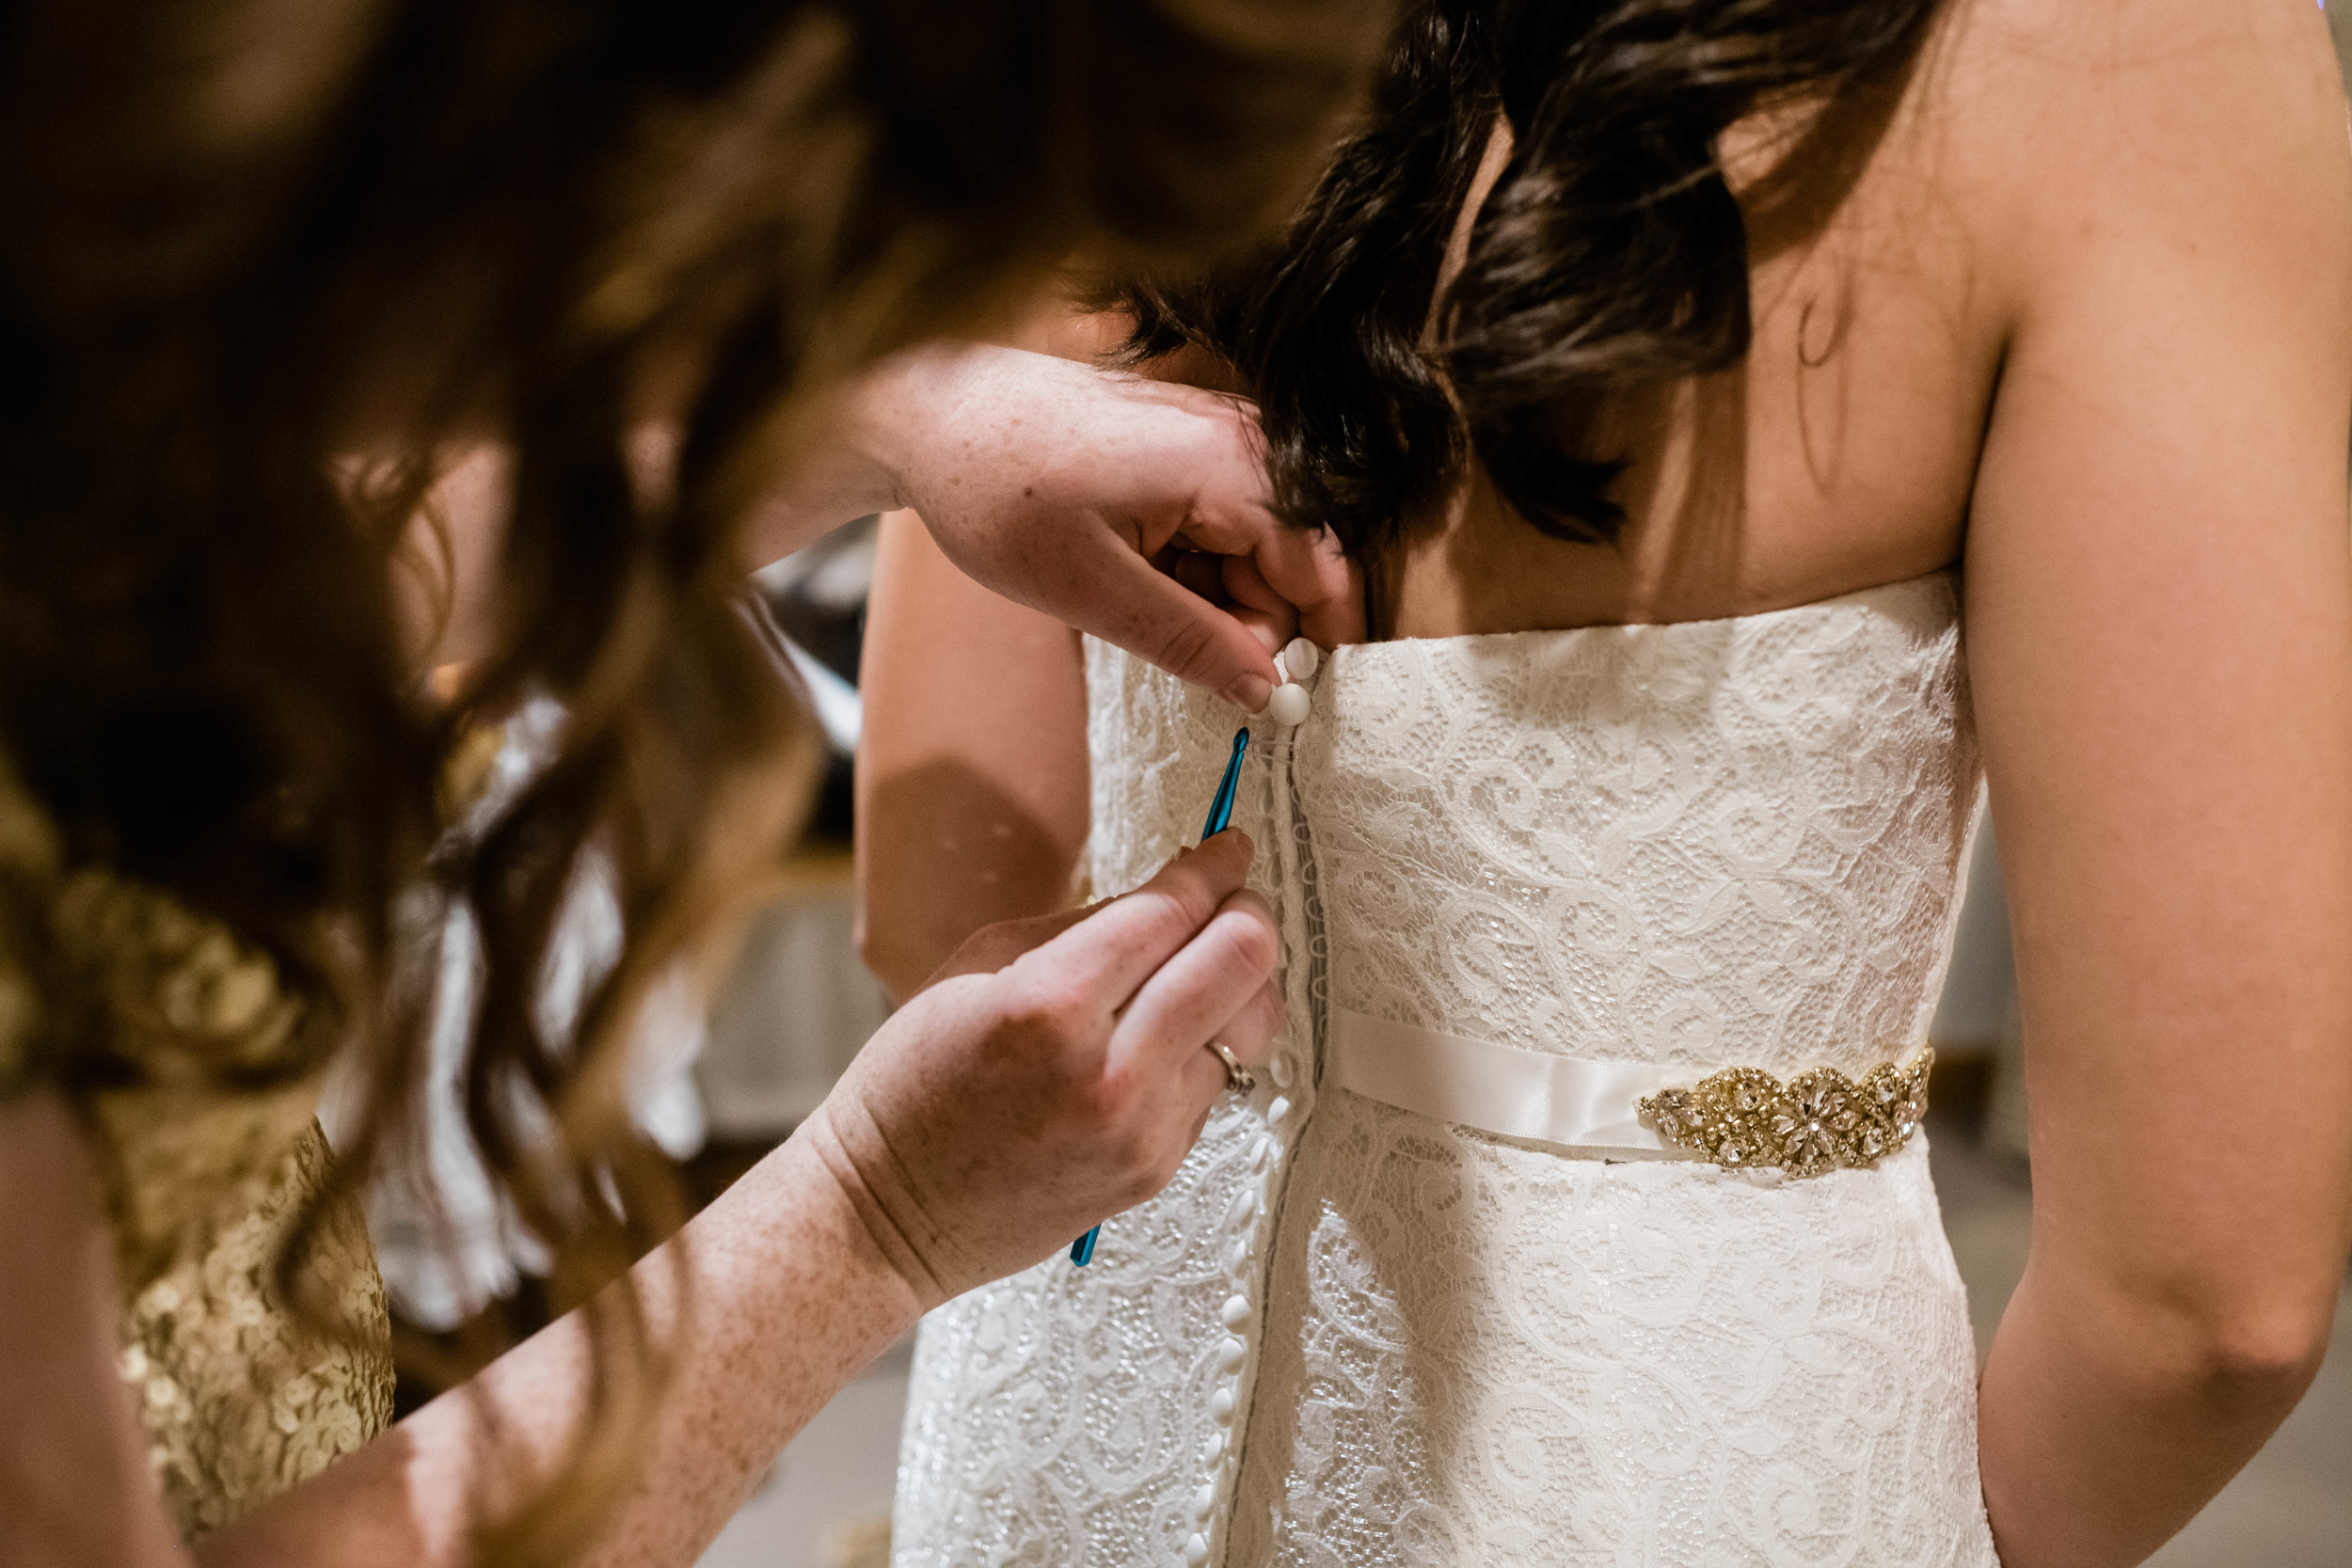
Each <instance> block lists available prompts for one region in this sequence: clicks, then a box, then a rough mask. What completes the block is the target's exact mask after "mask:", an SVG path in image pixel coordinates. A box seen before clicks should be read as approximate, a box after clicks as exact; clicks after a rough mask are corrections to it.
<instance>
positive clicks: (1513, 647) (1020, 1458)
mask: <svg viewBox="0 0 2352 1568" xmlns="http://www.w3.org/2000/svg"><path fill="white" fill-rule="evenodd" d="M1088 673H1089V693H1090V714H1091V722H1090V728H1089V745H1090V749H1091V754H1092V758H1093V763H1094V768H1095V776H1094V782H1093V801H1094V808H1095V819H1094V838H1093V841H1092V845H1091V848H1090V852H1089V861H1090V869H1091V872H1092V875H1093V879H1094V885H1095V886H1096V887H1097V888H1098V889H1102V890H1104V891H1116V890H1117V889H1120V888H1123V887H1127V886H1132V885H1134V884H1135V883H1136V882H1137V881H1140V880H1141V879H1143V877H1144V876H1146V875H1148V874H1149V872H1150V871H1151V869H1152V867H1154V866H1155V865H1156V864H1157V863H1159V862H1160V861H1161V860H1162V859H1164V858H1165V856H1166V855H1167V854H1168V853H1169V852H1171V851H1172V850H1173V849H1174V848H1175V847H1177V845H1178V844H1180V843H1181V842H1182V841H1183V838H1184V834H1185V833H1186V832H1189V831H1190V829H1191V828H1192V827H1193V826H1195V825H1196V823H1195V821H1194V819H1196V818H1197V816H1198V814H1199V811H1200V804H1199V802H1200V801H1204V800H1206V799H1207V797H1208V793H1209V791H1210V790H1211V789H1212V788H1213V787H1214V783H1215V772H1216V765H1217V763H1218V762H1219V761H1220V760H1221V757H1222V754H1223V747H1222V744H1221V742H1222V739H1223V737H1224V736H1227V735H1230V733H1231V723H1232V721H1231V719H1230V717H1228V715H1229V714H1230V710H1229V709H1227V708H1225V707H1224V706H1223V705H1221V704H1219V703H1217V702H1216V700H1215V699H1213V698H1210V697H1207V696H1205V695H1200V694H1197V693H1190V692H1186V691H1184V690H1183V689H1180V688H1179V687H1177V685H1176V684H1175V683H1174V682H1172V681H1170V680H1168V678H1167V677H1165V676H1162V675H1160V674H1159V673H1156V672H1153V671H1151V670H1149V669H1147V668H1145V667H1142V666H1140V665H1139V664H1137V663H1136V662H1135V661H1132V660H1130V659H1128V658H1126V657H1124V656H1122V655H1119V654H1116V653H1114V652H1111V651H1108V650H1105V649H1102V648H1099V647H1089V662H1088ZM1309 685H1310V687H1311V695H1312V707H1311V713H1310V716H1309V718H1308V719H1307V721H1306V722H1305V723H1304V724H1302V725H1301V726H1299V728H1298V729H1297V730H1296V731H1295V732H1291V733H1290V734H1289V735H1288V736H1286V737H1284V739H1283V741H1282V742H1281V743H1279V744H1277V745H1275V746H1272V747H1269V748H1268V755H1267V766H1266V772H1265V776H1264V778H1263V783H1262V784H1261V786H1260V787H1259V788H1258V789H1257V790H1256V791H1255V793H1254V795H1248V794H1246V795H1245V804H1246V805H1247V806H1248V807H1249V808H1250V809H1251V810H1252V811H1253V812H1254V813H1255V815H1254V816H1251V817H1250V818H1249V819H1248V821H1246V822H1244V825H1245V826H1246V827H1248V829H1249V831H1250V832H1252V833H1253V834H1258V835H1259V853H1260V863H1259V867H1258V874H1257V880H1258V883H1259V885H1260V886H1261V887H1262V888H1263V889H1264V890H1265V891H1266V892H1267V893H1268V895H1269V896H1270V897H1272V898H1273V899H1274V901H1275V902H1276V904H1277V907H1278V909H1279V911H1281V918H1282V924H1283V931H1284V937H1285V942H1286V945H1287V949H1288V967H1287V969H1286V972H1285V975H1284V988H1285V992H1286V998H1287V1000H1288V1002H1289V1004H1290V1007H1291V1022H1290V1030H1289V1033H1288V1035H1287V1036H1286V1037H1285V1039H1284V1041H1283V1042H1282V1049H1283V1050H1284V1051H1285V1052H1286V1053H1291V1054H1292V1055H1294V1056H1295V1058H1296V1060H1297V1062H1298V1064H1299V1067H1298V1072H1297V1074H1296V1075H1295V1082H1294V1083H1293V1085H1290V1086H1289V1088H1288V1089H1287V1091H1286V1093H1285V1095H1284V1097H1283V1099H1284V1106H1285V1109H1286V1111H1287V1112H1288V1114H1287V1116H1286V1117H1284V1118H1282V1119H1280V1120H1279V1121H1278V1120H1274V1119H1270V1118H1271V1112H1272V1110H1273V1106H1272V1104H1271V1102H1270V1101H1269V1100H1268V1094H1269V1092H1270V1091H1269V1089H1267V1088H1264V1087H1262V1089H1261V1090H1260V1092H1259V1094H1257V1095H1256V1096H1253V1097H1251V1098H1250V1099H1249V1100H1248V1101H1228V1102H1227V1104H1226V1105H1225V1106H1224V1107H1222V1108H1220V1110H1219V1112H1218V1113H1217V1114H1216V1116H1215V1117H1212V1118H1211V1121H1210V1124H1209V1128H1208V1130H1207V1132H1206V1133H1205V1134H1204V1136H1203V1138H1202V1140H1201V1143H1200V1147H1199V1148H1196V1149H1195V1150H1194V1152H1193V1155H1192V1157H1191V1159H1190V1160H1189V1161H1188V1162H1187V1163H1186V1164H1185V1166H1184V1172H1183V1174H1182V1175H1180V1176H1179V1178H1178V1180H1177V1181H1176V1183H1175V1184H1174V1185H1173V1186H1172V1187H1171V1188H1170V1189H1169V1190H1168V1192H1167V1193H1165V1194H1163V1195H1162V1196H1159V1197H1158V1198H1155V1199H1153V1200H1152V1202H1151V1203H1148V1204H1145V1205H1143V1206H1142V1207H1141V1208H1139V1209H1137V1210H1136V1211H1133V1212H1130V1213H1129V1214H1126V1215H1121V1216H1118V1217H1116V1218H1114V1219H1113V1220H1112V1221H1111V1222H1110V1223H1109V1224H1108V1225H1107V1226H1106V1227H1105V1228H1104V1253H1103V1254H1102V1256H1101V1257H1099V1258H1098V1260H1097V1263H1096V1265H1095V1266H1094V1269H1092V1270H1089V1271H1074V1270H1072V1269H1071V1268H1070V1267H1069V1265H1068V1264H1067V1263H1066V1262H1062V1261H1061V1260H1059V1259H1056V1260H1054V1261H1053V1262H1049V1263H1047V1264H1045V1265H1042V1266H1041V1267H1040V1268H1039V1269H1036V1270H1032V1271H1030V1272H1029V1273H1028V1274H1025V1275H1021V1276H1018V1277H1016V1278H1015V1279H1013V1280H1010V1281H1007V1282H1004V1283H1002V1284H999V1285H997V1286H993V1287H991V1288H988V1289H986V1290H983V1291H976V1292H974V1293H972V1294H971V1295H969V1296H966V1297H964V1298H962V1299H961V1300H959V1301H957V1302H954V1303H951V1304H950V1305H949V1306H947V1307H945V1308H943V1309H941V1310H940V1311H939V1312H937V1313H935V1314H933V1316H932V1318H931V1319H930V1322H928V1323H926V1325H925V1327H924V1332H923V1338H922V1341H921V1343H920V1346H919V1348H918V1351H917V1355H916V1370H915V1377H914V1386H913V1390H912V1404H911V1407H910V1410H909V1414H908V1421H907V1427H906V1435H905V1444H904V1448H903V1449H902V1454H901V1465H900V1478H899V1487H900V1490H899V1497H898V1514H897V1529H896V1541H897V1560H898V1561H899V1562H900V1563H901V1564H904V1565H906V1568H915V1565H930V1564H941V1565H944V1564H949V1563H954V1564H965V1563H991V1564H997V1563H1034V1564H1048V1563H1092V1562H1118V1563H1121V1564H1125V1563H1185V1564H1194V1563H1208V1562H1216V1563H1225V1564H1235V1565H1249V1568H1257V1565H1260V1564H1284V1565H1289V1564H1302V1565H1312V1568H1358V1565H1372V1564H1397V1565H1405V1564H1414V1565H1421V1564H1461V1565H1465V1568H1467V1565H1470V1564H1478V1565H1488V1564H1503V1565H1509V1564H1536V1563H1543V1564H1596V1565H1597V1564H1608V1565H1610V1568H1698V1565H1706V1568H1714V1565H1717V1564H1732V1565H1740V1568H1747V1565H1758V1568H1797V1565H1799V1564H1804V1565H1808V1568H1811V1565H1819V1564H1838V1565H1840V1568H1869V1565H1878V1564H1887V1565H1893V1564H1902V1565H1905V1568H1910V1565H1935V1568H1994V1565H1995V1559H1994V1553H1993V1548H1992V1543H1991V1539H1990V1534H1989V1531H1988V1529H1987V1528H1986V1525H1985V1520H1984V1513H1983V1509H1982V1504H1981V1500H1980V1497H1979V1492H1978V1486H1977V1479H1976V1469H1977V1466H1976V1439H1975V1394H1974V1372H1975V1367H1974V1357H1973V1351H1972V1343H1971V1339H1970V1336H1969V1331H1968V1323H1967V1317H1966V1311H1965V1302H1964V1298H1963V1292H1962V1287H1961V1284H1960V1280H1959V1275H1958V1273H1957V1271H1956V1269H1955V1268H1954V1267H1953V1264H1952V1260H1951V1256H1950V1252H1949V1250H1948V1248H1947V1245H1946V1243H1945V1242H1944V1238H1943V1232H1942V1228H1941V1226H1940V1223H1939V1221H1938V1217H1937V1212H1936V1205H1935V1196H1934V1192H1933V1189H1932V1186H1931V1183H1930V1181H1929V1178H1928V1168H1927V1160H1926V1149H1925V1147H1924V1138H1923V1137H1920V1136H1917V1135H1915V1136H1913V1137H1912V1138H1911V1140H1910V1141H1909V1142H1908V1143H1907V1144H1906V1145H1905V1146H1904V1147H1902V1148H1899V1149H1898V1150H1896V1151H1894V1152H1892V1153H1890V1154H1887V1155H1886V1156H1885V1157H1883V1158H1880V1159H1878V1160H1877V1161H1876V1162H1875V1164H1872V1165H1870V1166H1869V1167H1868V1168H1858V1169H1850V1168H1844V1167H1843V1166H1837V1167H1836V1168H1825V1169H1823V1170H1822V1171H1821V1172H1820V1174H1818V1175H1815V1176H1812V1177H1810V1178H1808V1179H1803V1180H1800V1179H1796V1178H1794V1177H1792V1176H1789V1175H1787V1174H1785V1173H1783V1172H1780V1171H1777V1170H1765V1171H1744V1170H1734V1169H1725V1168H1723V1167H1721V1166H1718V1165H1714V1164H1701V1163H1698V1162H1692V1161H1629V1162H1625V1163H1608V1162H1604V1161H1601V1160H1597V1159H1581V1158H1573V1157H1567V1156H1564V1155H1562V1154H1560V1153H1558V1152H1556V1151H1552V1150H1549V1149H1545V1148H1536V1147H1533V1146H1529V1145H1524V1144H1518V1143H1514V1142H1512V1141H1510V1140H1508V1139H1504V1138H1500V1137H1496V1136H1492V1135H1489V1134H1486V1133H1481V1132H1476V1131H1473V1130H1470V1129H1467V1128H1463V1127H1459V1126H1455V1125H1451V1124H1448V1123H1444V1122H1439V1121H1436V1120H1433V1119H1431V1118H1429V1117H1421V1116H1417V1115H1415V1114H1413V1113H1410V1112H1406V1111H1402V1110H1398V1109H1396V1108H1393V1107H1391V1106H1388V1105H1384V1104H1381V1103H1378V1102H1376V1101H1369V1100H1365V1099H1362V1098H1360V1097H1358V1096H1355V1095H1352V1094H1349V1093H1347V1092H1345V1091H1343V1090H1339V1089H1336V1088H1322V1089H1319V1088H1317V1087H1316V1085H1315V1084H1314V1062H1315V1053H1316V1047H1317V1042H1318V1038H1319V1031H1320V1022H1321V1020H1322V1019H1323V1018H1324V1017H1326V1016H1327V1009H1329V1008H1347V1009H1351V1010H1353V1011H1356V1012H1360V1013H1366V1014H1369V1015H1371V1016H1374V1017H1375V1018H1384V1019H1390V1020H1393V1021H1395V1022H1402V1023H1407V1024H1412V1025H1416V1026H1418V1027H1422V1028H1425V1029H1433V1030H1438V1031H1442V1032H1446V1033H1450V1034H1455V1035H1460V1036H1465V1037H1472V1038H1479V1039H1486V1040H1493V1041H1497V1042H1501V1043H1504V1044H1508V1045H1513V1046H1517V1047H1518V1048H1520V1049H1522V1050H1528V1051H1537V1052H1548V1053H1556V1054H1562V1055H1568V1056H1574V1057H1580V1058H1584V1059H1592V1060H1620V1061H1629V1062H1644V1063H1653V1064H1658V1065H1661V1066H1667V1067H1674V1068H1677V1069H1689V1070H1690V1082H1691V1083H1692V1084H1693V1085H1697V1084H1699V1083H1701V1082H1703V1081H1705V1080H1706V1079H1707V1078H1708V1077H1709V1076H1710V1075H1712V1074H1716V1073H1720V1072H1723V1071H1724V1070H1726V1069H1734V1068H1746V1069H1754V1070H1755V1071H1757V1072H1759V1073H1762V1074H1765V1075H1768V1076H1770V1077H1771V1078H1772V1079H1773V1080H1775V1081H1776V1082H1778V1083H1781V1084H1784V1085H1787V1084H1792V1083H1794V1082H1795V1081H1796V1080H1797V1079H1798V1078H1799V1077H1800V1075H1803V1074H1805V1073H1807V1072H1808V1071H1813V1070H1815V1069H1836V1071H1837V1072H1838V1073H1839V1074H1841V1075H1842V1076H1843V1077H1844V1078H1845V1079H1847V1080H1848V1081H1850V1082H1852V1083H1856V1084H1862V1083H1869V1082H1873V1080H1871V1079H1870V1078H1869V1074H1870V1071H1871V1069H1873V1068H1875V1067H1878V1066H1880V1065H1881V1064H1882V1062H1883V1060H1884V1056H1883V1049H1884V1048H1883V1046H1881V1045H1879V1044H1878V1043H1876V1042H1886V1041H1908V1040H1916V1039H1918V1038H1920V1037H1922V1036H1923V1035H1924V1032H1925V1026H1926V1023H1927V1020H1928V1017H1929V1014H1930V1012H1931V1008H1932V1006H1933V1001H1934V998H1935V995H1936V991H1937V989H1938V986H1939V984H1940V981H1941V976H1942V970H1943V965H1944V962H1945V959H1946V958H1947V952H1948V945H1949V940H1950V931H1951V924H1952V919H1953V916H1954V913H1955V911H1956V908H1957V903H1958V897H1959V893H1960V888H1959V880H1960V867H1961V865H1962V864H1963V847H1964V840H1965V837H1966V833H1967V827H1968V823H1969V821H1970V819H1971V816H1972V814H1973V810H1974V806H1975V803H1976V799H1977V794H1978V787H1979V773H1978V763H1977V753H1976V746H1975V738H1974V735H1973V732H1972V730H1971V729H1970V726H1969V721H1968V704H1967V694H1966V689H1965V676H1964V667H1963V661H1962V657H1961V650H1960V639H1959V627H1958V604H1957V599H1956V594H1955V591H1954V587H1953V584H1952V582H1951V580H1950V579H1949V578H1947V577H1945V576H1941V575H1939V576H1935V577H1930V578H1919V579H1915V580H1913V581H1909V582H1902V583H1896V584H1890V585H1887V586H1885V587H1883V588H1879V589H1873V590H1870V591H1868V592H1866V593H1862V594H1851V595H1847V596H1845V597H1842V598H1838V599H1834V600H1830V601H1826V602H1823V603H1820V604H1816V605H1808V606H1804V607H1801V608H1798V609H1795V610H1781V611H1774V612H1772V613H1768V614H1763V615H1755V616H1747V617H1741V618H1739V619H1734V620H1728V621H1718V622H1703V623H1692V624H1686V625H1680V626H1646V627H1609V628H1590V629H1586V630H1581V631H1571V632H1542V633H1528V634H1518V635H1512V636H1497V637H1469V638H1452V639H1443V640H1436V641H1401V642H1393V643H1382V644H1375V645H1371V646H1365V647H1352V648H1344V649H1341V650H1339V651H1338V652H1337V653H1336V654H1334V655H1333V657H1331V658H1330V659H1329V660H1327V662H1326V664H1325V667H1324V669H1323V670H1322V671H1321V672H1319V673H1318V674H1317V676H1316V677H1315V678H1314V679H1313V680H1312V681H1311V682H1310V683H1309ZM1252 750H1253V751H1256V750H1257V747H1255V746H1254V745H1253V747H1252ZM1237 820H1241V818H1240V817H1238V816H1237ZM1269 846H1271V848H1270V847H1269ZM1310 890H1311V891H1312V893H1313V896H1312V897H1311V898H1310V896H1309V893H1310ZM1105 1261H1107V1262H1108V1263H1109V1265H1110V1266H1109V1267H1107V1268H1105V1267H1104V1262H1105ZM1220 1298H1222V1299H1221V1300H1220ZM1237 1302H1238V1303H1239V1306H1238V1308H1236V1303H1237ZM1236 1347H1238V1349H1237V1348H1236Z"/></svg>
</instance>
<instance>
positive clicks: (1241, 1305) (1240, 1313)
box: [1223, 1296, 1249, 1334]
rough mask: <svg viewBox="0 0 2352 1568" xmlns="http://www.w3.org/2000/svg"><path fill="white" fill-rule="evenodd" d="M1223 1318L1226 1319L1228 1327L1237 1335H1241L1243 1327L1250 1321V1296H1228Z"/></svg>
mask: <svg viewBox="0 0 2352 1568" xmlns="http://www.w3.org/2000/svg"><path fill="white" fill-rule="evenodd" d="M1223 1317H1224V1319H1225V1326H1226V1327H1228V1328H1230V1329H1232V1331H1233V1332H1234V1333H1236V1334H1238V1333H1240V1332H1241V1325H1242V1324H1244V1323H1248V1321H1249V1298H1248V1296H1227V1297H1226V1298H1225V1310H1224V1313H1223Z"/></svg>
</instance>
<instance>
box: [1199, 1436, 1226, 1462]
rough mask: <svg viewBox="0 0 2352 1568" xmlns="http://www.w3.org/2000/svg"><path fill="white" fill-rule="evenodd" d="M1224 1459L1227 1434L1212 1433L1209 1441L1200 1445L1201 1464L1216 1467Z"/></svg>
mask: <svg viewBox="0 0 2352 1568" xmlns="http://www.w3.org/2000/svg"><path fill="white" fill-rule="evenodd" d="M1224 1457H1225V1434H1224V1433H1221V1432H1212V1433H1209V1440H1208V1441H1207V1442H1205V1443H1203V1444H1201V1445H1200V1463H1201V1464H1203V1465H1214V1464H1216V1462H1217V1461H1218V1460H1220V1459H1222V1458H1224Z"/></svg>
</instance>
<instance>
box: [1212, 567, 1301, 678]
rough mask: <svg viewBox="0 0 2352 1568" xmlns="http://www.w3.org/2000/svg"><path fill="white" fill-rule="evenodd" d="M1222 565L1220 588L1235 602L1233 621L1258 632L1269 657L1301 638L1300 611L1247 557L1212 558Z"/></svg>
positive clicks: (1219, 580)
mask: <svg viewBox="0 0 2352 1568" xmlns="http://www.w3.org/2000/svg"><path fill="white" fill-rule="evenodd" d="M1208 559H1210V560H1212V561H1216V562H1221V563H1222V565H1221V568H1220V570H1219V572H1218V574H1217V577H1218V587H1219V588H1220V589H1222V590H1223V593H1224V595H1225V597H1226V598H1228V599H1230V600H1231V601H1232V613H1233V618H1234V619H1235V620H1237V621H1239V622H1241V624H1242V625H1244V626H1248V628H1249V629H1250V630H1251V631H1253V632H1255V633H1257V636H1258V641H1260V642H1261V643H1263V645H1264V647H1265V650H1266V652H1267V653H1268V654H1273V653H1277V652H1279V651H1280V650H1281V648H1282V647H1283V646H1284V645H1285V644H1286V643H1288V642H1289V641H1290V640H1291V639H1292V638H1294V637H1295V636H1297V635H1298V611H1297V610H1295V609H1293V608H1292V607H1291V603H1290V601H1289V600H1287V599H1285V598H1283V597H1282V595H1281V594H1277V593H1276V592H1275V591H1274V590H1273V589H1272V588H1271V587H1269V586H1268V585H1267V583H1266V580H1265V578H1263V576H1261V575H1260V574H1259V572H1258V564H1257V562H1254V561H1252V560H1250V559H1249V557H1248V556H1246V555H1225V556H1211V557H1209V558H1208Z"/></svg>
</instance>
